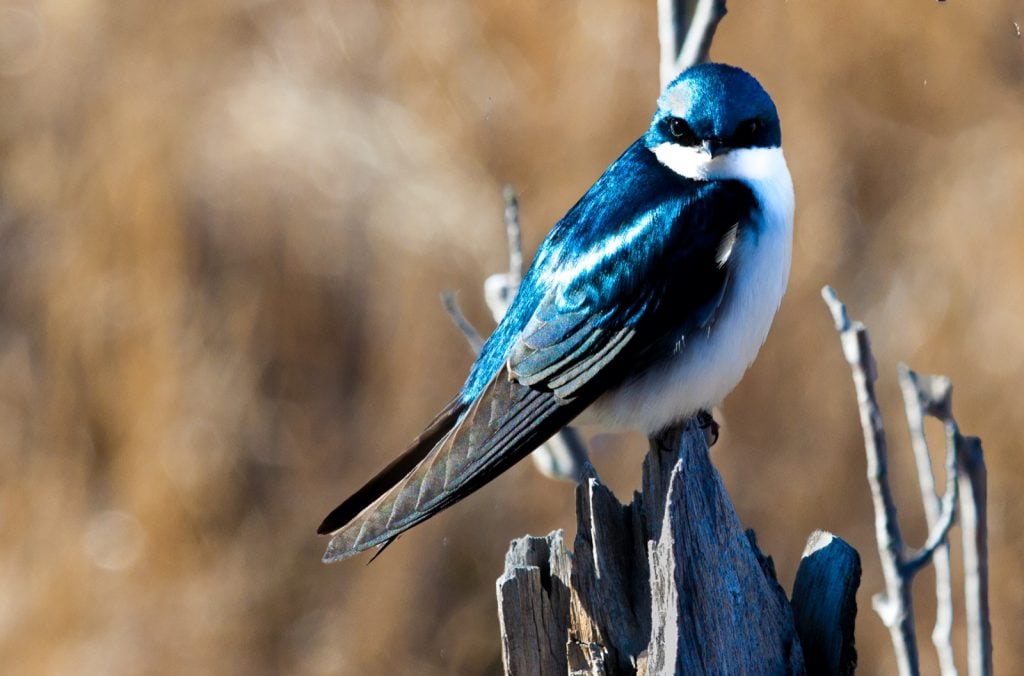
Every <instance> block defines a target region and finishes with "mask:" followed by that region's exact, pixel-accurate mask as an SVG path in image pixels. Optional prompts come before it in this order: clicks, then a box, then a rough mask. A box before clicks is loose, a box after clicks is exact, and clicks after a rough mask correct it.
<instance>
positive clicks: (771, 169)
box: [581, 143, 793, 432]
mask: <svg viewBox="0 0 1024 676" xmlns="http://www.w3.org/2000/svg"><path fill="white" fill-rule="evenodd" d="M654 154H655V155H656V156H657V158H658V160H659V161H660V162H661V163H662V164H664V165H665V166H667V167H668V168H670V169H672V171H675V172H676V173H678V174H680V175H682V176H685V177H687V178H691V179H696V180H715V179H718V180H737V181H741V182H743V183H744V184H746V185H747V186H748V187H749V188H750V189H751V191H752V192H753V193H754V196H755V197H756V199H757V203H758V208H757V209H756V210H755V211H754V213H752V214H751V219H753V220H752V222H750V223H748V224H740V225H741V227H740V228H739V229H738V231H737V232H736V233H735V234H734V235H733V237H732V238H727V240H729V241H728V245H727V246H726V247H725V248H724V249H723V250H721V251H719V256H720V257H721V256H725V257H728V258H729V260H730V261H731V265H732V266H733V275H732V278H731V281H730V284H729V287H728V291H727V295H726V298H725V299H723V302H722V305H721V307H720V309H719V313H718V317H717V318H716V320H715V323H714V324H713V325H712V326H710V327H709V328H708V329H707V330H706V331H702V332H700V333H698V334H696V335H692V336H689V337H688V338H687V340H686V341H685V342H684V343H683V344H682V345H681V347H680V350H679V351H678V353H676V354H675V355H674V356H673V357H671V358H669V359H667V360H666V361H665V362H664V363H662V364H660V365H659V366H658V367H657V368H652V369H651V370H649V371H648V372H647V373H645V374H644V375H642V376H640V377H639V378H637V379H636V380H633V381H631V382H629V383H627V384H626V385H624V386H623V387H621V388H619V389H618V390H614V391H611V392H609V393H607V394H605V395H603V396H602V397H601V398H600V399H598V400H597V401H596V402H595V403H594V404H593V405H592V406H591V408H590V410H588V411H587V412H586V413H585V414H584V417H583V419H582V421H581V422H587V421H588V420H589V421H592V422H597V423H598V424H600V425H602V426H604V427H611V428H616V427H628V428H639V429H640V430H643V431H646V432H653V431H655V430H659V429H662V428H663V427H665V426H666V425H668V424H669V423H671V422H673V421H675V420H679V419H681V418H682V417H684V416H687V415H691V414H693V413H694V412H696V411H697V410H699V409H702V408H703V409H710V408H711V407H712V406H715V405H717V404H719V403H720V402H721V401H722V399H723V398H725V395H727V394H728V393H729V391H730V390H732V388H733V387H735V386H736V383H738V382H739V380H740V378H741V377H742V376H743V373H744V371H746V370H747V367H748V366H749V365H750V363H751V362H752V361H753V360H754V357H755V356H756V355H757V352H758V350H759V349H760V347H761V344H762V343H763V342H764V339H765V337H766V336H767V335H768V328H769V327H770V326H771V323H772V318H773V317H774V316H775V311H776V310H777V309H778V307H779V303H780V301H781V300H782V295H783V293H784V292H785V290H786V280H787V279H788V277H789V262H790V253H791V246H792V232H793V230H792V229H793V182H792V180H791V179H790V176H789V169H788V168H787V167H786V160H785V158H783V156H782V149H781V148H749V149H738V150H733V151H731V152H728V153H726V154H724V155H719V156H718V157H715V158H712V157H711V156H710V155H708V154H707V153H704V152H702V151H700V150H698V149H695V148H684V147H681V146H679V145H676V144H669V143H666V144H663V145H659V146H657V147H655V148H654ZM744 225H745V226H746V227H742V226H744Z"/></svg>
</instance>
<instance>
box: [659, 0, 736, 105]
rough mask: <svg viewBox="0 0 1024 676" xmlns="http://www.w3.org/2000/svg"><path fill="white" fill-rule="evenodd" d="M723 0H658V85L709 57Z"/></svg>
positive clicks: (722, 14) (723, 14)
mask: <svg viewBox="0 0 1024 676" xmlns="http://www.w3.org/2000/svg"><path fill="white" fill-rule="evenodd" d="M726 11H727V10H726V7H725V0H658V41H659V42H660V44H661V68H660V72H661V87H662V89H664V88H665V86H666V85H667V84H668V83H669V82H671V81H672V80H674V79H675V77H676V76H677V75H679V73H681V72H683V71H684V70H686V69H687V68H689V67H690V66H693V65H696V64H698V63H703V62H704V61H707V60H708V52H709V51H710V49H711V40H712V39H713V38H714V37H715V29H717V28H718V23H719V22H720V21H721V20H722V18H723V17H724V16H725V13H726Z"/></svg>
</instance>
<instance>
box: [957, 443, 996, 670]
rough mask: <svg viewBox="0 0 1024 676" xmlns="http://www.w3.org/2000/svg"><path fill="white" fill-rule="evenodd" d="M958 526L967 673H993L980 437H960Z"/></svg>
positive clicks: (985, 492) (985, 474)
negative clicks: (962, 565)
mask: <svg viewBox="0 0 1024 676" xmlns="http://www.w3.org/2000/svg"><path fill="white" fill-rule="evenodd" d="M959 442H960V443H959V456H960V468H961V474H960V527H961V529H962V530H963V541H964V594H965V596H966V603H965V608H966V615H967V673H969V674H971V676H990V674H991V673H992V626H991V624H990V622H989V607H988V516H987V510H988V507H987V503H988V472H987V470H986V469H985V456H984V454H983V453H982V450H981V439H978V438H977V437H960V438H959Z"/></svg>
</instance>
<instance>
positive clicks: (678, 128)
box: [668, 117, 700, 146]
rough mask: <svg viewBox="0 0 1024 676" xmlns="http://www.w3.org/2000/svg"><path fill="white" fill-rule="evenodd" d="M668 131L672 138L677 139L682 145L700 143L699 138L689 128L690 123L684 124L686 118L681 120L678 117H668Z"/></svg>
mask: <svg viewBox="0 0 1024 676" xmlns="http://www.w3.org/2000/svg"><path fill="white" fill-rule="evenodd" d="M668 133H669V134H672V138H674V139H675V140H676V141H678V142H679V143H680V144H681V145H684V146H695V145H697V144H698V143H700V139H698V138H697V135H696V134H694V133H693V130H692V129H690V125H688V124H686V120H682V119H680V118H678V117H670V118H669V120H668Z"/></svg>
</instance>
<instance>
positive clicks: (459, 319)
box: [441, 291, 484, 354]
mask: <svg viewBox="0 0 1024 676" xmlns="http://www.w3.org/2000/svg"><path fill="white" fill-rule="evenodd" d="M441 304H442V305H444V309H445V310H446V311H447V312H448V316H449V317H451V320H452V322H453V323H454V324H455V326H456V328H458V329H459V331H461V332H462V335H463V336H464V337H465V338H466V342H467V343H469V348H470V349H471V350H473V354H480V348H482V347H483V346H484V339H483V338H482V337H481V336H480V332H479V331H477V330H476V327H475V326H473V324H472V323H470V321H469V320H468V319H466V315H464V314H463V313H462V308H460V307H459V301H458V300H456V298H455V294H454V293H452V292H451V291H445V292H444V293H442V294H441Z"/></svg>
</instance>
